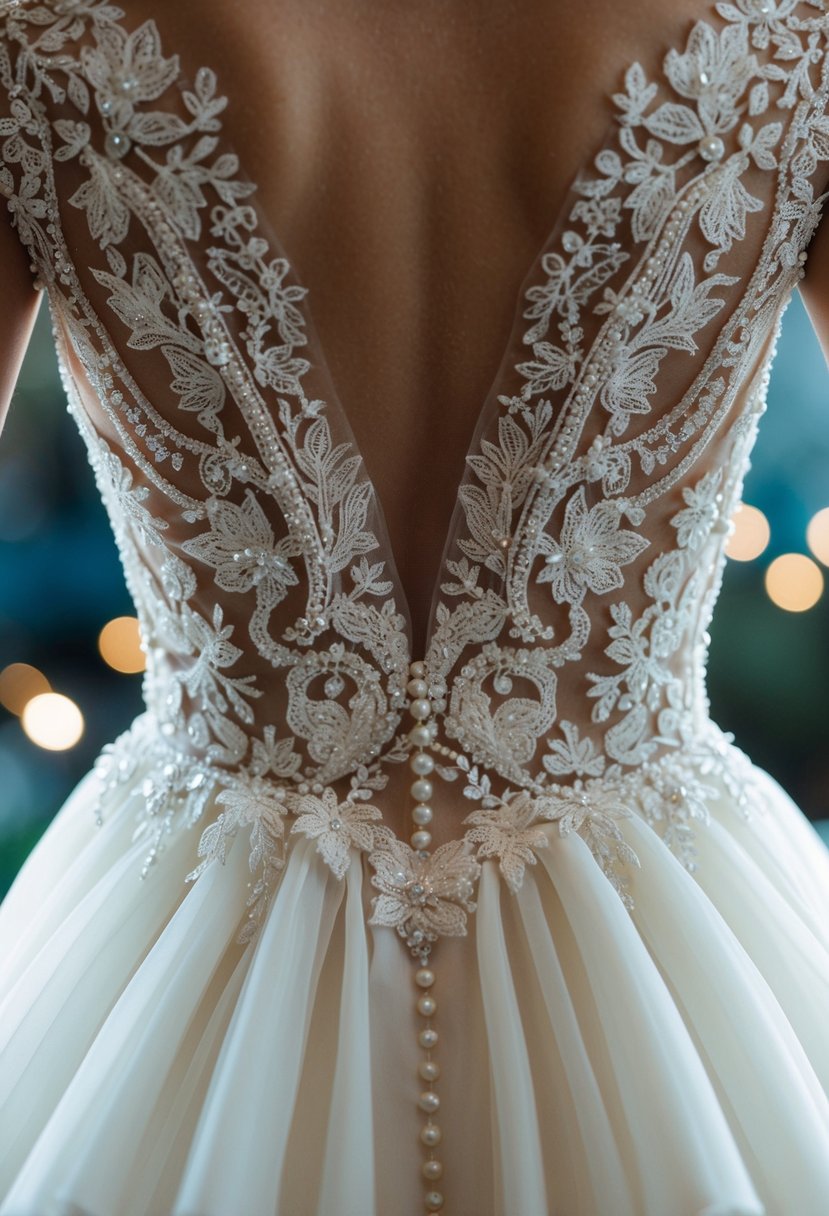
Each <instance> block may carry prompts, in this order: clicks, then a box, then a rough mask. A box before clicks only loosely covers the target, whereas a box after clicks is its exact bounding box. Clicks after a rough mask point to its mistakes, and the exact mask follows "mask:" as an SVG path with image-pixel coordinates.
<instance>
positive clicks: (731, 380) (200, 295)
mask: <svg viewBox="0 0 829 1216" xmlns="http://www.w3.org/2000/svg"><path fill="white" fill-rule="evenodd" d="M0 17H1V20H2V26H1V27H0V32H1V33H2V37H0V94H1V95H2V113H1V115H0V166H1V167H0V189H2V191H3V193H4V194H5V195H6V196H7V198H8V207H9V211H10V213H11V216H12V220H13V223H14V225H15V226H16V229H17V232H18V234H19V237H20V240H21V241H22V242H23V244H24V245H25V247H26V248H27V250H28V251H29V253H30V256H31V259H32V266H33V271H34V273H35V274H36V276H37V278H38V279H39V281H40V283H41V284H42V286H43V288H44V289H45V291H46V292H47V294H48V298H49V305H50V309H51V314H52V318H53V322H54V330H55V337H56V342H57V346H58V350H59V354H60V357H61V362H62V367H63V372H64V377H65V384H66V388H67V392H68V396H69V400H70V405H71V408H72V410H73V413H74V416H75V418H76V419H77V422H78V425H79V427H80V429H81V432H82V434H83V435H84V437H85V439H86V442H87V444H88V448H89V453H90V458H91V460H92V463H93V466H94V468H95V471H96V476H97V479H98V484H99V486H100V490H101V493H102V495H103V497H104V500H105V502H106V504H107V507H108V509H109V512H110V516H111V519H112V523H113V528H114V531H115V534H116V537H117V540H118V544H119V547H120V551H121V554H122V558H123V563H124V569H125V572H126V577H127V580H128V583H129V586H130V590H131V593H132V595H133V597H134V600H135V603H136V606H137V611H138V613H139V616H140V620H141V625H142V631H143V636H144V638H145V642H146V649H147V657H148V671H147V676H146V685H145V693H146V700H147V705H148V714H147V716H146V717H145V719H143V720H142V725H141V727H140V730H141V731H143V732H144V734H143V735H141V736H140V740H143V741H144V742H143V744H142V746H146V747H148V748H149V747H152V748H156V749H157V751H158V764H157V768H156V771H155V776H154V777H153V778H150V779H145V781H144V787H143V798H144V806H145V810H144V825H143V826H144V830H146V831H147V833H148V838H149V841H150V844H149V856H150V858H153V857H154V856H155V855H156V853H157V851H158V849H159V847H160V845H161V844H162V843H163V839H164V835H165V833H166V832H168V831H169V830H171V827H172V823H173V820H174V819H180V820H182V821H184V822H187V823H195V822H196V821H198V820H199V818H200V816H201V815H202V813H203V809H204V806H205V805H206V802H207V798H208V794H209V792H210V791H215V790H216V789H217V788H219V789H220V790H221V792H220V793H219V795H218V802H219V804H220V805H221V807H222V813H221V815H220V816H219V817H218V818H217V819H214V820H213V821H212V822H210V823H207V824H206V825H205V826H204V831H203V836H202V840H201V846H200V852H201V855H202V857H203V858H204V863H203V864H207V863H208V862H209V861H210V860H211V859H213V858H215V857H223V856H224V853H225V850H226V848H227V847H228V844H229V842H230V840H231V839H232V837H233V836H234V835H235V834H236V833H237V832H238V830H239V829H240V828H241V827H244V828H246V829H248V830H249V831H250V837H251V864H252V867H253V868H254V870H255V871H256V873H257V874H258V875H259V878H258V882H257V885H256V887H255V890H254V892H253V895H252V897H251V904H252V914H251V919H252V924H253V925H255V923H256V921H257V919H258V918H259V916H260V915H261V913H262V911H263V908H264V905H265V903H266V901H267V896H268V893H269V891H270V890H271V888H272V885H273V880H274V876H275V874H276V873H277V872H278V870H279V868H280V866H281V864H282V859H283V856H284V850H285V849H286V848H287V847H288V846H289V843H290V837H291V836H292V834H293V833H296V832H298V833H301V834H303V833H304V834H305V835H308V836H311V837H312V838H315V839H317V841H318V847H319V849H320V852H321V853H322V855H323V856H324V858H325V860H326V861H327V862H328V864H329V865H330V866H331V868H332V869H333V870H334V872H335V873H338V874H340V875H342V874H344V873H345V868H346V864H347V858H348V855H349V850H350V849H353V848H358V849H362V850H365V851H366V852H367V853H368V854H369V855H370V860H371V863H372V866H373V868H374V872H375V886H376V888H377V889H378V891H379V895H378V896H377V897H376V901H375V917H377V918H378V919H379V921H380V922H381V923H388V924H392V925H396V926H397V927H398V928H400V929H401V932H403V933H404V936H405V935H409V936H411V934H412V933H419V934H420V935H421V938H422V937H423V935H424V934H425V935H426V936H427V937H429V936H431V935H437V934H438V933H456V932H462V931H463V925H464V921H465V912H466V911H468V910H469V909H470V908H471V907H472V906H473V904H472V896H473V887H474V880H475V877H476V874H477V869H478V861H477V859H478V858H480V857H486V856H495V857H498V858H500V861H501V868H502V871H503V873H504V876H505V878H506V880H507V882H508V883H509V885H510V886H511V887H513V888H516V887H517V886H518V885H519V884H520V882H521V878H522V875H523V872H524V867H525V865H526V864H528V863H531V862H532V861H533V859H534V858H533V850H534V849H535V848H536V847H541V845H542V844H543V839H542V838H541V837H540V836H539V832H538V824H539V823H541V822H544V821H552V822H558V823H559V824H560V826H561V829H562V830H563V831H564V830H578V831H580V832H582V834H583V835H584V836H585V838H586V839H587V840H588V842H589V843H590V844H591V847H592V848H593V849H594V852H595V853H596V856H597V858H598V859H599V861H600V862H601V864H602V865H603V866H604V867H605V868H606V870H607V872H608V873H609V875H610V876H611V877H612V881H614V883H615V885H616V886H617V888H618V890H619V891H620V893H621V894H622V895H623V897H624V868H625V866H626V865H631V864H635V862H636V859H635V857H632V856H631V854H630V849H629V848H627V846H625V845H624V843H623V842H622V840H621V836H620V835H619V833H618V831H617V830H616V828H615V826H614V819H615V817H617V816H619V815H622V814H625V813H628V812H627V811H626V810H625V809H624V808H625V806H626V805H629V803H630V799H631V797H635V798H638V799H639V802H640V804H641V806H642V808H643V813H646V814H648V815H649V816H650V817H651V818H652V819H653V820H654V821H659V823H660V824H661V830H662V831H663V834H665V836H666V839H668V840H669V843H671V845H672V847H675V848H676V850H677V852H678V853H679V855H680V856H681V857H682V858H683V860H684V861H686V864H692V853H691V852H690V851H689V841H688V837H689V831H688V822H689V820H690V819H692V818H694V816H695V815H697V814H698V806H699V797H698V793H699V789H700V785H699V783H700V781H703V780H704V772H705V765H706V764H709V765H710V764H711V763H714V759H712V757H713V756H714V754H715V751H716V747H715V746H714V745H713V744H711V745H710V747H709V750H708V752H707V753H706V759H705V760H704V761H698V756H699V746H700V740H701V739H702V738H703V737H704V736H705V734H706V731H707V730H708V727H707V725H706V723H707V708H706V701H705V693H704V666H705V651H706V632H705V631H706V627H707V624H708V621H709V617H710V613H711V610H712V606H713V602H714V598H715V596H716V592H717V589H718V585H719V579H720V573H721V569H722V565H723V561H724V556H723V552H724V545H725V540H726V537H727V533H728V529H729V519H730V517H731V514H732V512H733V509H734V507H735V505H736V503H737V501H738V499H739V495H740V489H741V482H742V478H743V475H744V471H745V468H746V464H747V460H748V455H749V451H750V448H751V444H752V440H753V436H754V431H755V426H756V420H757V418H758V415H759V414H760V413H761V411H762V409H763V401H764V390H765V384H766V378H767V368H768V364H769V361H770V359H771V356H772V353H773V347H774V339H775V334H776V330H777V326H778V322H779V317H780V314H781V312H782V310H783V308H784V307H785V304H786V302H787V300H788V299H789V297H790V294H791V292H792V290H793V288H794V287H795V285H796V284H797V282H798V279H799V277H800V276H801V275H802V264H803V261H804V259H805V249H806V247H807V245H808V242H809V240H810V238H811V235H812V233H813V231H814V229H815V226H816V224H817V222H818V219H819V216H820V213H821V208H822V204H823V195H822V193H821V192H822V190H823V186H824V184H825V177H826V166H825V161H826V160H827V159H829V116H828V115H827V112H826V93H827V80H826V75H827V71H826V39H827V26H828V25H829V18H827V16H826V15H825V13H824V5H823V4H822V3H821V2H820V0H736V2H735V3H734V4H731V3H720V4H718V5H716V8H715V9H712V10H711V12H710V14H709V15H708V19H707V20H703V21H700V22H699V23H697V24H696V25H694V26H693V28H692V30H691V31H690V33H689V35H688V39H687V43H686V45H685V46H684V47H683V48H682V49H677V50H671V51H670V52H669V53H668V54H667V55H666V56H665V59H664V70H663V72H662V73H661V74H660V75H659V77H658V78H656V79H653V80H650V79H648V78H647V77H646V75H645V73H644V71H643V69H642V68H641V67H640V66H639V65H638V64H634V65H633V66H631V67H629V68H628V70H627V71H626V72H625V73H624V80H623V83H622V84H621V86H620V90H619V92H618V94H617V95H615V96H614V97H613V99H612V101H613V107H614V110H615V120H614V123H613V127H612V131H611V133H610V135H609V137H608V140H607V141H606V143H605V145H604V146H603V147H602V148H601V149H600V150H599V151H598V152H597V153H596V152H595V151H594V154H593V156H592V158H589V156H587V155H586V159H589V167H588V168H587V169H586V170H585V171H584V172H583V173H582V174H581V175H580V176H579V177H578V179H577V180H576V181H575V182H574V184H573V187H572V191H571V194H570V197H569V198H568V200H567V203H566V206H565V207H564V208H563V209H562V212H561V214H560V215H559V216H557V217H551V221H552V227H551V233H550V237H549V239H548V241H547V243H546V245H545V247H544V248H543V249H542V250H541V251H540V253H539V255H538V258H537V260H536V262H535V264H534V266H533V267H532V268H531V270H530V273H529V275H528V278H527V280H526V281H527V284H528V286H527V289H526V291H525V294H524V296H523V298H522V299H521V300H520V302H519V307H518V310H517V314H516V323H515V328H514V331H513V334H512V337H511V339H510V343H509V346H508V349H507V351H506V352H505V357H504V359H503V361H502V364H501V370H500V372H499V375H498V379H497V382H496V384H495V385H494V386H493V389H492V392H491V393H490V395H489V398H488V399H487V401H486V402H484V403H482V410H481V416H480V420H479V423H478V426H477V428H476V430H475V433H474V435H473V436H472V438H471V442H470V447H469V454H468V456H467V460H466V472H465V476H464V479H463V481H462V484H461V485H460V486H459V487H458V492H457V503H456V507H455V511H454V514H453V517H452V519H451V522H450V525H449V528H448V534H447V538H446V543H445V548H444V553H443V560H442V564H441V569H440V576H439V579H438V583H437V585H436V587H435V591H434V596H433V603H432V613H431V619H430V623H429V628H428V642H427V646H426V650H425V654H423V655H414V654H412V653H411V641H410V639H411V629H410V625H409V613H408V610H407V606H406V602H405V596H404V594H403V591H402V588H401V584H400V580H399V577H398V574H397V571H396V569H395V563H394V558H393V554H392V553H391V551H390V546H389V542H388V537H387V534H386V529H385V527H384V524H383V520H382V513H381V510H380V505H379V502H378V497H377V494H376V493H375V490H374V487H373V486H372V484H371V481H370V480H369V479H368V477H367V475H366V472H365V468H364V464H363V461H362V459H361V455H360V452H359V451H358V450H357V449H356V445H355V442H354V439H353V436H352V434H351V432H350V430H349V427H348V423H347V420H346V418H345V416H344V412H343V410H342V408H341V406H340V404H339V402H338V399H337V394H336V390H335V386H334V385H333V384H332V383H331V378H330V376H329V374H328V372H327V370H326V366H325V359H324V352H323V351H322V350H321V349H320V345H319V342H318V339H317V338H316V336H315V334H314V331H313V327H312V325H311V322H310V314H309V311H308V307H307V305H308V298H307V292H306V291H305V289H304V288H303V286H302V285H301V283H300V282H299V281H298V280H297V276H296V274H295V273H294V270H293V269H292V267H291V265H290V264H289V262H288V261H287V259H286V257H285V255H284V253H283V251H282V250H281V249H280V247H279V244H278V241H277V238H276V237H275V235H274V234H273V233H272V232H271V231H270V229H269V226H268V223H267V219H266V217H265V216H264V215H263V214H262V210H261V208H260V206H259V203H258V199H257V192H256V188H255V184H254V183H253V182H252V181H251V180H250V179H249V178H248V177H247V176H246V175H245V173H244V171H243V169H242V167H241V166H240V164H239V160H238V157H237V156H236V154H235V153H234V151H233V149H232V147H230V146H229V144H228V141H227V139H226V137H225V134H224V131H223V115H224V114H225V111H226V108H227V106H228V104H230V105H232V99H231V100H230V102H228V100H227V99H226V98H225V97H224V96H223V95H222V91H221V88H220V84H219V81H218V80H217V78H216V75H215V74H214V72H213V71H212V70H211V68H210V67H209V66H204V67H201V68H199V69H198V70H197V71H194V72H193V74H192V78H190V77H188V76H187V75H186V74H185V73H184V72H183V70H182V66H181V63H180V61H179V56H178V55H177V54H175V53H174V48H170V47H164V46H162V43H161V39H160V36H159V33H158V30H157V28H156V26H155V24H154V23H153V22H152V21H147V22H145V23H144V24H143V25H135V24H134V23H132V22H131V21H130V19H129V17H128V15H127V14H126V13H125V11H123V10H122V9H121V8H120V7H118V6H117V5H115V4H112V3H108V2H107V0H44V2H37V0H5V2H2V3H0ZM586 153H589V150H586ZM413 660H419V661H422V663H423V665H424V669H423V684H424V687H423V688H422V689H420V690H418V689H417V688H416V689H415V691H414V692H413V691H412V688H411V685H410V670H409V668H410V664H411V663H412V661H413ZM418 696H419V697H420V699H425V700H426V701H428V702H429V705H430V709H431V710H432V711H433V719H434V722H435V724H436V727H437V734H436V735H434V734H433V743H434V744H435V747H436V748H437V757H438V759H439V760H441V763H439V764H438V766H437V769H436V770H435V771H436V773H437V775H438V776H439V777H441V778H446V779H447V780H450V779H453V778H457V777H458V776H460V778H461V782H460V784H461V786H463V787H465V793H466V794H467V796H468V797H469V798H470V799H471V800H472V802H473V804H474V805H473V808H472V813H471V815H470V816H469V817H468V819H467V820H466V822H465V824H464V826H463V827H461V826H460V824H459V825H458V830H457V840H456V841H455V842H453V843H450V844H446V845H443V846H442V847H441V848H439V849H437V850H436V851H435V852H434V853H431V852H430V850H429V849H428V848H421V849H412V848H410V846H409V845H408V844H406V843H404V842H403V841H402V840H400V839H399V837H398V836H397V835H395V833H394V832H393V831H392V830H391V828H390V826H389V823H388V821H387V819H386V818H385V817H384V811H383V794H382V792H383V790H384V788H385V785H386V781H387V777H388V773H389V771H390V770H391V769H392V768H393V766H394V765H395V764H399V763H401V762H402V761H404V760H406V759H407V758H408V757H409V755H410V754H411V752H412V751H413V748H414V747H415V744H414V743H413V742H412V739H411V737H410V735H409V734H408V733H407V732H408V726H407V724H406V719H405V713H406V711H407V709H408V708H409V706H410V702H411V701H412V700H413V699H417V697H418ZM140 740H139V742H140ZM137 746H138V744H137V742H136V734H135V733H133V735H131V737H130V742H129V744H128V745H125V746H122V747H120V748H118V747H116V748H114V749H109V750H108V752H107V754H106V756H105V757H104V760H103V761H102V765H101V771H102V774H103V776H104V778H105V779H106V780H110V781H129V780H130V776H131V772H132V768H133V764H134V759H135V750H136V747H137ZM695 757H697V759H695ZM444 761H445V763H444ZM428 771H431V770H428V765H427V766H425V768H424V774H426V773H427V772H428ZM422 779H424V780H425V775H424V777H423V778H422ZM426 784H427V785H428V784H429V782H428V781H427V782H426ZM622 789H625V790H627V792H628V797H627V798H626V799H623V798H622V797H621V795H620V790H622ZM422 801H423V800H422ZM162 808H163V813H162V814H159V811H160V810H162ZM171 808H172V809H171ZM464 830H465V834H464ZM196 873H198V871H196ZM426 873H428V876H429V882H430V884H431V886H430V887H429V890H430V892H431V893H432V898H431V899H430V901H428V902H426V903H424V902H423V901H421V902H420V903H419V904H418V903H417V901H416V900H415V901H414V902H413V901H412V899H411V898H410V895H409V894H405V895H404V893H408V892H410V888H411V885H412V882H413V878H412V875H414V876H417V875H421V876H422V875H423V874H426ZM401 875H403V877H401ZM444 896H445V898H444ZM247 931H248V932H250V931H251V930H250V929H249V930H247Z"/></svg>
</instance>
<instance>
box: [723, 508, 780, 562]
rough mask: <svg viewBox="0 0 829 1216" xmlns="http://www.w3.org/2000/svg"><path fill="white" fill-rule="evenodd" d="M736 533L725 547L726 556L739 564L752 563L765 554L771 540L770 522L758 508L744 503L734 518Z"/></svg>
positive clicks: (733, 533)
mask: <svg viewBox="0 0 829 1216" xmlns="http://www.w3.org/2000/svg"><path fill="white" fill-rule="evenodd" d="M733 523H734V531H733V532H732V534H731V536H730V537H729V540H728V544H727V545H726V547H725V552H726V555H727V556H728V557H730V558H733V560H734V561H737V562H752V561H754V559H755V558H756V557H759V556H760V554H761V553H764V552H765V550H766V548H767V547H768V543H769V541H770V539H771V528H770V527H769V521H768V520H767V519H766V517H765V515H764V514H763V512H762V511H760V510H759V509H758V508H757V507H751V506H749V504H748V503H746V502H742V503H740V505H739V506H738V507H737V510H736V511H735V512H734V516H733Z"/></svg>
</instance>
